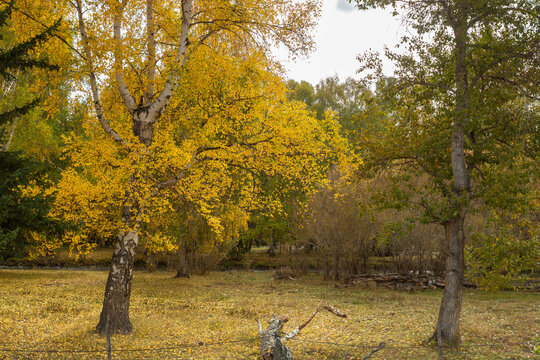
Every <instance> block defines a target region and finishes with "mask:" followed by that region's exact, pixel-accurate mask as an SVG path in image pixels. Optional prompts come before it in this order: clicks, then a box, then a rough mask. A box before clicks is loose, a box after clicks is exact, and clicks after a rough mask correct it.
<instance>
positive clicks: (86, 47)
mask: <svg viewBox="0 0 540 360" xmlns="http://www.w3.org/2000/svg"><path fill="white" fill-rule="evenodd" d="M75 6H76V8H77V15H78V20H79V33H80V34H81V39H82V43H83V45H82V46H83V51H84V53H85V60H86V66H87V68H88V74H89V75H90V88H91V91H92V98H93V100H94V109H95V111H96V116H97V118H98V120H99V124H100V125H101V127H102V128H103V130H104V131H105V132H106V133H107V134H109V135H111V136H112V138H113V140H114V141H116V142H117V143H123V141H124V140H123V139H122V137H120V135H118V133H117V132H116V131H114V130H113V129H112V128H111V125H110V124H109V122H108V121H107V119H105V116H104V115H103V111H102V109H101V103H100V101H99V92H98V85H97V78H96V74H95V72H94V64H93V61H92V51H91V50H90V44H89V41H88V34H87V33H86V27H85V25H84V19H83V11H82V3H81V0H76V3H75Z"/></svg>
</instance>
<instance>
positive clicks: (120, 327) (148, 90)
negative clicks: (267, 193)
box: [55, 0, 333, 334]
mask: <svg viewBox="0 0 540 360" xmlns="http://www.w3.org/2000/svg"><path fill="white" fill-rule="evenodd" d="M70 4H71V5H73V7H70ZM66 9H68V10H66V13H67V15H66V17H67V18H69V19H70V20H72V21H73V22H74V23H75V24H77V27H78V31H79V35H80V38H79V39H78V40H77V41H76V45H77V46H78V47H79V48H80V49H81V50H80V51H78V53H79V54H81V55H82V59H81V63H80V68H79V74H81V76H82V75H86V76H88V78H89V82H90V84H89V88H87V87H86V86H84V85H82V83H81V82H79V84H81V86H80V90H81V91H86V90H89V91H90V94H91V99H92V100H91V104H92V107H93V110H94V112H95V116H96V119H97V125H99V127H96V123H95V122H91V121H89V122H88V123H87V124H86V129H85V133H84V134H74V135H73V136H72V137H70V138H69V139H66V141H67V142H68V147H67V151H66V156H68V157H69V158H70V159H71V160H72V161H73V163H74V167H72V168H70V169H68V170H67V171H65V172H64V174H63V180H62V181H61V182H60V184H59V197H58V199H64V200H67V199H71V201H70V202H68V204H70V205H71V206H70V207H71V209H70V210H71V212H70V211H66V209H65V208H64V209H62V208H59V209H56V210H55V211H56V215H57V216H62V215H66V216H67V217H68V218H71V219H72V220H75V221H82V220H81V218H80V216H79V215H87V220H86V221H83V223H86V224H91V225H92V224H93V227H94V228H99V226H97V225H99V224H98V222H99V220H100V221H103V220H107V219H114V213H116V211H119V210H120V209H119V208H121V213H122V217H121V219H118V218H116V219H115V221H110V222H108V224H106V226H105V228H106V229H105V230H106V231H108V232H109V233H111V232H113V231H116V229H118V236H117V240H116V243H115V249H114V255H113V259H112V264H111V269H110V273H109V277H108V280H107V285H106V289H105V296H104V302H103V309H102V312H101V316H100V322H99V324H98V326H97V329H96V330H97V331H98V332H99V333H101V334H104V333H105V332H107V331H108V332H111V333H129V332H131V331H132V325H131V321H130V319H129V298H130V295H131V283H132V277H133V273H132V272H133V258H134V255H135V248H136V247H137V244H138V242H139V233H140V231H141V228H142V227H143V226H144V224H145V223H151V218H150V216H151V215H152V214H156V213H164V212H165V211H166V209H167V208H169V207H170V203H169V200H168V199H170V198H171V197H172V194H174V193H176V192H179V193H180V194H182V196H185V197H186V198H187V199H188V200H192V199H194V198H197V199H199V209H200V211H201V213H202V214H203V215H206V216H207V218H208V220H209V222H210V223H211V225H213V226H215V227H216V228H217V229H219V224H218V221H216V219H213V218H212V216H210V214H211V211H209V207H210V205H211V204H212V202H213V201H214V200H215V199H216V198H219V196H218V195H219V191H223V189H226V187H225V186H211V185H216V184H217V185H226V184H227V177H226V176H225V175H226V173H225V172H220V171H222V170H223V169H224V168H227V167H237V168H242V167H246V166H245V165H246V164H250V162H252V161H253V159H265V158H266V159H274V158H279V159H281V161H280V162H277V163H276V162H273V161H266V162H262V161H261V162H259V163H258V165H257V166H258V167H259V168H261V169H264V170H265V171H269V172H279V171H283V172H285V170H287V171H288V172H289V173H294V172H297V173H298V174H299V175H300V174H302V173H303V171H302V168H303V169H305V170H306V171H311V170H312V169H313V168H315V167H317V162H316V161H314V160H313V159H314V158H315V157H316V156H325V155H328V153H329V151H328V150H327V149H324V148H319V149H317V148H316V146H317V145H316V144H321V143H322V144H324V141H327V136H329V135H325V134H324V133H321V132H320V131H319V130H320V129H321V127H324V126H327V127H328V126H330V127H331V126H333V125H331V124H332V120H331V119H329V120H328V122H327V124H326V125H325V124H322V125H319V124H317V123H316V122H315V121H313V120H312V119H310V118H309V116H308V114H307V112H306V111H305V110H303V109H302V108H301V107H300V106H298V105H294V104H289V103H286V102H285V101H284V95H283V94H284V91H283V90H279V89H280V88H281V89H283V85H282V84H281V83H280V81H278V80H277V78H276V77H275V76H274V75H273V74H272V68H273V64H272V63H271V61H269V60H268V58H267V57H266V53H267V52H268V49H269V48H268V44H270V43H272V42H277V43H281V44H284V45H285V46H286V47H288V48H289V50H291V51H292V52H293V53H305V52H306V51H308V50H309V49H310V48H311V45H312V43H311V38H310V37H309V35H308V34H309V30H310V29H312V28H313V26H314V19H315V18H316V16H317V14H318V5H317V4H316V3H314V2H310V1H307V2H305V3H301V4H292V3H289V2H287V1H275V2H271V3H264V4H260V3H258V2H252V1H237V2H233V3H230V2H228V1H200V2H196V3H193V2H192V1H191V0H182V1H181V2H178V1H157V0H146V1H140V0H139V1H135V0H133V1H127V0H122V1H115V0H110V1H107V2H103V3H99V4H94V3H92V4H91V3H90V2H88V3H87V2H84V1H82V0H76V1H74V2H66ZM69 9H73V10H74V11H75V12H74V13H69ZM111 27H112V29H113V36H112V38H111V36H110V35H109V34H110V30H111ZM222 54H225V55H226V56H222ZM227 54H228V55H227ZM231 54H232V55H234V58H233V61H230V60H224V58H225V57H227V56H229V57H230V55H231ZM214 56H216V58H217V59H220V63H218V64H216V63H215V62H213V61H212V59H213V58H214ZM242 59H247V64H246V65H244V64H245V63H243V62H240V65H238V66H237V67H236V68H235V67H234V66H231V65H234V64H235V61H237V60H242ZM236 64H239V63H238V62H237V63H236ZM238 68H240V70H241V71H242V72H243V74H244V75H243V76H239V77H235V76H233V78H232V79H233V80H232V81H227V82H225V83H223V84H222V85H223V86H222V91H221V92H219V93H218V94H217V96H215V97H213V95H212V94H208V93H206V88H205V87H204V81H202V82H201V83H200V82H199V80H201V79H204V77H198V75H200V74H205V75H204V76H209V77H212V76H216V74H220V73H221V72H222V71H223V73H226V72H227V71H228V70H234V71H237V70H238ZM261 69H265V70H264V71H261ZM197 70H199V72H197ZM267 70H270V71H267ZM75 80H77V81H79V80H80V78H75ZM245 83H251V84H258V86H256V87H253V86H251V87H250V90H249V91H252V92H253V93H252V94H251V95H250V96H249V97H247V99H244V100H245V101H244V100H242V99H241V95H242V91H241V90H240V89H242V86H243V85H244V84H245ZM229 85H230V86H229ZM180 89H182V91H181V90H180ZM184 90H185V91H184ZM280 94H281V95H280ZM228 98H233V100H234V98H236V100H238V101H234V105H235V106H233V107H227V106H225V107H224V106H223V105H224V104H226V102H224V100H223V99H225V100H226V99H228ZM258 100H260V101H258ZM201 101H202V103H201ZM238 107H239V108H240V109H238ZM166 108H168V109H171V110H170V111H165V110H166ZM233 109H234V110H240V111H238V112H229V111H230V110H233ZM318 138H321V140H319V141H317V139H318ZM89 144H91V146H88V145H89ZM313 144H315V145H313ZM308 145H309V146H308ZM248 168H249V167H248ZM246 182H247V183H248V184H249V182H250V177H246ZM58 201H61V200H58ZM75 209H76V210H77V211H80V213H79V214H77V213H73V212H72V211H73V210H75ZM104 214H108V216H107V217H104V218H103V217H100V216H101V215H104ZM98 219H99V220H98ZM73 240H74V241H79V240H81V236H74V238H73Z"/></svg>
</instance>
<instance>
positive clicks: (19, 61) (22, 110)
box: [0, 0, 60, 130]
mask: <svg viewBox="0 0 540 360" xmlns="http://www.w3.org/2000/svg"><path fill="white" fill-rule="evenodd" d="M13 10H14V0H11V1H10V3H9V4H8V5H7V6H5V7H4V8H3V9H2V10H0V42H1V44H0V79H1V80H2V82H4V88H8V89H9V88H11V87H13V85H14V83H16V81H17V76H16V74H17V73H19V72H24V71H27V70H29V69H33V68H41V69H49V70H58V69H59V67H58V65H56V64H51V63H50V62H49V60H48V59H47V58H46V57H36V56H35V55H33V53H34V52H35V51H36V49H37V48H38V47H39V46H41V45H42V44H43V43H44V42H46V41H47V40H49V39H50V38H51V36H53V34H54V32H55V31H56V30H57V29H58V27H59V26H60V20H58V21H56V22H55V23H54V24H53V25H52V26H50V27H48V28H46V29H45V30H44V31H42V32H41V33H38V34H37V35H35V36H33V37H31V38H30V39H28V40H26V41H23V42H20V43H18V44H15V45H12V46H10V45H11V44H10V43H13V39H11V38H12V37H13V36H12V34H11V31H10V29H9V27H8V26H7V23H8V22H9V19H10V18H11V14H12V12H13ZM14 72H15V74H14ZM8 83H9V84H8ZM6 85H7V86H6ZM39 101H40V99H39V97H36V98H34V99H32V100H29V101H26V103H24V104H22V105H18V106H15V107H13V108H11V109H9V110H5V111H3V112H2V113H0V126H1V125H4V124H6V123H7V122H9V121H12V120H13V119H15V118H17V117H18V116H21V115H24V114H26V113H28V112H29V111H30V110H31V109H32V108H34V107H35V106H36V105H37V104H38V103H39ZM2 130H3V128H2Z"/></svg>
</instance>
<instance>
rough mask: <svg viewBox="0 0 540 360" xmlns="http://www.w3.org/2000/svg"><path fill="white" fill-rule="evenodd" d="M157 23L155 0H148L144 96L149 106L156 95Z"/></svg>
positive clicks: (145, 102)
mask: <svg viewBox="0 0 540 360" xmlns="http://www.w3.org/2000/svg"><path fill="white" fill-rule="evenodd" d="M155 32H156V25H155V23H154V0H147V1H146V36H147V38H148V40H147V42H148V44H147V47H148V70H147V81H148V83H147V86H146V94H145V96H144V105H145V106H148V105H150V104H151V103H152V98H153V96H154V83H155V80H156V38H155Z"/></svg>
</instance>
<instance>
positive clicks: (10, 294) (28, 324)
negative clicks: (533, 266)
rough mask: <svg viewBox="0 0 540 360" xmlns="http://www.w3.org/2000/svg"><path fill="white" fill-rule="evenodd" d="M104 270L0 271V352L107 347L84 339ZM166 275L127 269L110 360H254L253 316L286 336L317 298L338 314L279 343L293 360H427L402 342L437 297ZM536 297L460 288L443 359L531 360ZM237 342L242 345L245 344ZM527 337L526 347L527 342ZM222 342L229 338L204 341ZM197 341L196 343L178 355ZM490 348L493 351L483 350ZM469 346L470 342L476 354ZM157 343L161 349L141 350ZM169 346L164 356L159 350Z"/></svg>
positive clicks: (25, 355)
mask: <svg viewBox="0 0 540 360" xmlns="http://www.w3.org/2000/svg"><path fill="white" fill-rule="evenodd" d="M106 276H107V274H106V272H102V271H63V270H37V271H36V270H0V284H1V288H0V289H1V290H0V334H1V335H0V336H1V337H0V349H3V350H5V349H27V350H30V349H31V350H66V349H68V350H69V349H71V350H88V351H91V350H97V351H103V350H104V349H105V346H106V345H105V344H106V341H105V339H103V338H100V337H99V336H97V335H96V334H94V333H93V328H94V326H95V325H96V323H97V319H98V316H99V311H100V309H101V308H100V306H101V301H102V296H103V289H104V286H105V280H106ZM172 276H173V273H168V272H155V273H151V274H148V273H144V272H136V274H135V280H134V285H133V294H132V301H131V316H132V322H133V324H134V326H135V329H136V331H135V333H134V334H133V335H130V336H121V335H115V336H113V337H112V345H113V350H122V349H124V350H125V349H146V350H144V351H143V350H141V351H130V352H116V353H113V358H114V359H139V358H154V359H169V358H175V359H257V356H258V340H257V330H256V328H257V326H256V322H255V318H259V319H262V320H264V319H267V318H268V317H269V316H270V315H271V314H272V313H276V314H287V315H289V316H290V317H291V322H290V323H289V324H288V325H289V326H288V327H287V328H286V330H289V329H292V328H293V327H294V326H295V325H297V324H299V323H300V322H302V321H304V320H306V319H307V318H308V317H309V315H310V314H311V313H312V311H313V309H314V308H315V307H316V306H317V304H319V302H321V301H325V302H327V303H329V304H332V305H334V306H336V307H337V308H339V309H341V310H343V311H344V312H346V313H347V314H348V318H347V319H341V318H337V317H335V316H332V315H331V314H329V313H321V314H320V315H318V316H317V317H316V318H315V319H314V320H313V322H312V323H311V324H310V325H309V326H308V327H306V328H305V329H304V330H303V332H302V333H301V334H300V335H299V336H298V339H299V340H303V341H290V342H289V347H290V348H291V350H292V352H293V354H294V355H295V359H354V358H361V357H362V356H363V355H365V354H367V353H368V352H369V349H370V348H357V347H354V346H343V345H331V344H328V343H316V342H310V341H309V340H312V341H323V342H330V343H339V344H348V345H359V346H369V347H371V346H372V347H374V346H376V345H377V344H378V343H379V342H380V341H385V342H386V343H387V344H388V346H387V348H385V349H383V350H382V351H380V352H378V353H377V354H376V355H374V356H373V357H372V358H371V359H436V358H437V352H436V350H435V349H433V348H431V347H411V348H406V346H411V345H418V344H419V343H421V342H422V341H423V340H425V339H426V338H427V337H428V336H429V335H430V334H431V332H432V331H433V327H434V324H435V320H436V316H437V309H438V306H439V302H440V298H441V295H442V292H441V291H427V292H419V293H405V292H397V291H387V290H369V291H367V290H361V289H354V288H336V287H333V286H332V284H331V283H325V282H323V281H322V280H321V279H320V278H319V277H317V276H315V275H310V276H306V277H304V278H302V279H301V280H299V281H274V280H272V277H271V273H267V272H264V273H260V272H259V273H256V272H236V271H235V272H213V273H210V274H208V275H206V276H204V277H199V276H196V277H193V278H191V279H173V278H172ZM539 310H540V294H534V293H512V292H499V293H492V294H486V293H481V292H478V291H467V293H466V295H465V301H464V309H463V316H462V319H463V322H462V333H463V345H464V346H463V347H462V348H461V350H459V351H445V352H446V358H448V359H499V358H500V359H527V358H534V356H535V355H534V354H533V352H532V345H529V346H523V345H522V346H504V345H505V344H508V343H524V342H529V343H531V344H532V343H533V342H534V341H538V340H537V339H538V338H539V337H540V334H539V332H540V331H539V329H540V326H539V325H540V316H539ZM245 339H248V340H245ZM535 339H536V340H535ZM222 340H240V342H237V343H227V344H213V345H208V344H211V343H216V342H219V341H222ZM199 343H203V344H206V345H204V346H194V347H190V348H182V347H179V345H182V344H192V345H197V344H199ZM487 344H496V345H498V346H497V347H488V346H485V345H487ZM478 346H479V347H478ZM156 348H162V350H159V351H157V350H152V349H156ZM163 348H168V349H163ZM4 358H5V359H34V358H41V359H50V358H53V359H56V358H61V359H67V358H70V359H82V358H84V359H103V358H106V354H105V352H94V353H93V352H90V353H63V352H57V353H31V352H16V353H14V352H6V351H2V352H0V359H4Z"/></svg>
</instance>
